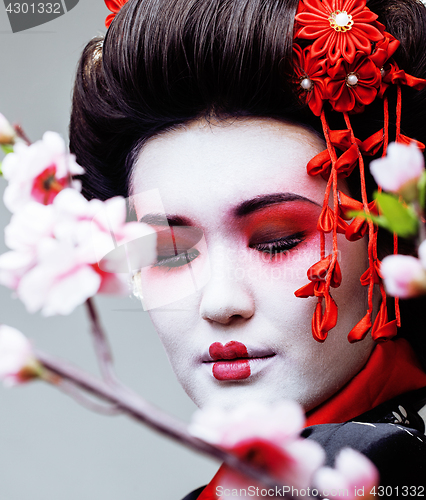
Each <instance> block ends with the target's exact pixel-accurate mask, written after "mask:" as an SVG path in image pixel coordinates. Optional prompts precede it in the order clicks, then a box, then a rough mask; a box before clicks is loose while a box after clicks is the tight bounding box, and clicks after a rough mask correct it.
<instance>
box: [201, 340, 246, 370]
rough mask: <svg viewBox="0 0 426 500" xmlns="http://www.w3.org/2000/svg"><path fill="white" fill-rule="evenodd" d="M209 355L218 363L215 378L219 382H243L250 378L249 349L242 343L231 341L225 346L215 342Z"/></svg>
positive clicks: (215, 368)
mask: <svg viewBox="0 0 426 500" xmlns="http://www.w3.org/2000/svg"><path fill="white" fill-rule="evenodd" d="M209 354H210V356H211V358H212V359H213V361H216V363H214V365H213V376H214V377H215V378H216V379H217V380H243V379H245V378H248V377H250V374H251V370H250V364H249V362H248V353H247V347H246V346H245V345H244V344H242V343H241V342H237V341H236V340H231V342H228V343H227V344H225V345H223V344H221V343H220V342H214V343H213V344H212V345H211V346H210V348H209ZM242 358H247V359H242ZM230 360H232V361H230Z"/></svg>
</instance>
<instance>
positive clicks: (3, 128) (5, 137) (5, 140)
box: [0, 113, 16, 144]
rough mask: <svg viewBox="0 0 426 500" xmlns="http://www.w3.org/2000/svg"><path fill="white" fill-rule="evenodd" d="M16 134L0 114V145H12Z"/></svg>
mask: <svg viewBox="0 0 426 500" xmlns="http://www.w3.org/2000/svg"><path fill="white" fill-rule="evenodd" d="M15 138H16V133H15V131H14V130H13V127H12V125H11V124H10V123H9V122H8V121H7V119H6V117H5V116H4V115H2V114H1V113H0V144H13V143H14V142H15Z"/></svg>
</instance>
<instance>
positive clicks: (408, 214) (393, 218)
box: [374, 192, 419, 238]
mask: <svg viewBox="0 0 426 500" xmlns="http://www.w3.org/2000/svg"><path fill="white" fill-rule="evenodd" d="M374 198H375V199H376V201H377V204H378V206H379V209H380V212H381V215H382V216H383V217H384V218H385V219H386V221H387V225H388V227H387V229H389V230H390V231H391V232H393V233H396V234H398V235H399V236H402V237H403V238H408V237H410V236H415V235H416V234H417V230H418V226H419V219H418V217H417V215H416V212H415V211H414V209H413V208H412V207H411V206H410V205H405V204H403V203H401V202H400V201H399V199H398V198H397V197H396V196H393V195H392V194H389V193H378V192H376V193H374Z"/></svg>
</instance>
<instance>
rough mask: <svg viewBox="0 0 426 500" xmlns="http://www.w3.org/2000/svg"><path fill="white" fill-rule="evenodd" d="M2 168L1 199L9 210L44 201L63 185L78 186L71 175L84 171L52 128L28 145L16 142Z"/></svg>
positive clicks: (49, 198) (62, 187) (79, 185)
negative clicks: (6, 184) (3, 183)
mask: <svg viewBox="0 0 426 500" xmlns="http://www.w3.org/2000/svg"><path fill="white" fill-rule="evenodd" d="M2 169H3V175H4V177H5V178H6V179H7V180H8V181H9V184H8V186H7V187H6V189H5V192H4V197H3V201H4V204H5V205H6V207H7V208H8V209H9V210H10V211H11V212H16V211H17V210H18V209H19V208H22V206H23V205H25V204H26V203H28V202H29V201H31V200H33V201H37V202H38V203H42V204H44V205H48V204H50V203H52V201H53V200H54V198H55V196H56V195H57V194H58V193H59V192H60V191H62V189H64V188H65V187H67V186H71V187H74V188H75V189H80V187H81V183H80V182H79V181H72V180H71V176H73V175H81V174H83V173H84V170H83V168H82V167H81V166H80V165H78V164H77V163H76V161H75V157H74V155H71V154H68V153H67V152H66V147H65V143H64V140H63V139H62V138H61V137H60V135H59V134H57V133H55V132H46V133H45V134H44V135H43V139H42V140H41V141H37V142H35V143H34V144H31V146H27V145H26V144H24V143H23V142H18V143H17V144H16V145H15V147H14V152H13V153H9V154H8V155H6V157H5V159H4V160H3V165H2Z"/></svg>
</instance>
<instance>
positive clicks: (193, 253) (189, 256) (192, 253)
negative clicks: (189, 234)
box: [152, 248, 200, 270]
mask: <svg viewBox="0 0 426 500" xmlns="http://www.w3.org/2000/svg"><path fill="white" fill-rule="evenodd" d="M199 255H200V252H199V251H198V250H197V249H196V248H191V250H188V251H187V252H183V253H178V254H177V255H170V256H161V255H159V256H158V257H157V262H156V263H155V264H153V266H152V267H166V268H168V270H170V269H172V268H174V267H181V266H184V265H185V264H189V263H190V262H192V261H193V260H195V259H196V258H197V257H198V256H199Z"/></svg>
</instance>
